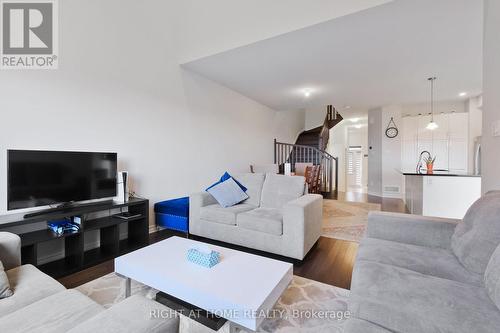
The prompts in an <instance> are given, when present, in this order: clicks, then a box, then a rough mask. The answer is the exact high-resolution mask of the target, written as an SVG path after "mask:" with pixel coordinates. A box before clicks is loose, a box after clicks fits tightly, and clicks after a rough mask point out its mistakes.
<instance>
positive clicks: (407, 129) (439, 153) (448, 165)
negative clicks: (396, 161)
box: [401, 113, 469, 172]
mask: <svg viewBox="0 0 500 333" xmlns="http://www.w3.org/2000/svg"><path fill="white" fill-rule="evenodd" d="M430 121H431V116H430V115H420V116H408V117H404V118H403V127H402V130H403V133H402V147H401V159H402V161H401V165H402V169H403V170H404V171H409V170H415V168H416V166H417V162H418V157H419V155H420V153H421V152H422V151H424V150H427V151H429V152H430V153H431V154H432V155H433V156H436V162H435V165H434V168H435V169H441V170H451V171H457V172H467V171H468V138H469V117H468V113H441V114H436V115H434V121H435V122H436V124H438V126H439V127H438V128H437V129H436V130H433V131H432V130H428V129H427V125H428V124H429V122H430Z"/></svg>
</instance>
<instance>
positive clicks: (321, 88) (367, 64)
mask: <svg viewBox="0 0 500 333" xmlns="http://www.w3.org/2000/svg"><path fill="white" fill-rule="evenodd" d="M277 19H279V18H277ZM482 41H483V1H482V0H477V1H476V0H474V1H471V0H397V1H394V2H392V3H389V4H385V5H382V6H378V7H375V8H371V9H368V10H365V11H362V12H358V13H355V14H351V15H348V16H344V17H341V18H338V19H334V20H331V21H327V22H325V23H321V24H318V25H314V26H311V27H308V28H305V29H301V30H298V31H295V32H291V33H287V34H284V35H280V36H278V37H274V38H270V39H267V40H264V41H260V42H257V43H254V44H251V45H248V46H244V47H240V48H236V49H233V50H230V51H227V52H223V53H220V54H217V55H214V56H209V57H206V58H202V59H199V60H196V61H193V62H189V63H186V64H183V66H184V67H185V68H187V69H190V70H192V71H194V72H197V73H199V74H201V75H203V76H206V77H208V78H210V79H212V80H214V81H216V82H219V83H220V84H222V85H224V86H227V87H229V88H231V89H233V90H236V91H238V92H240V93H242V94H243V95H246V96H248V97H250V98H252V99H254V100H256V101H258V102H260V103H262V104H265V105H267V106H269V107H271V108H273V109H275V110H292V109H303V108H306V109H309V108H317V107H320V106H323V105H326V104H334V105H335V106H336V107H337V108H338V109H340V110H341V109H342V107H343V106H345V105H350V106H352V107H353V108H362V109H366V108H372V107H378V106H383V105H390V104H407V103H419V102H424V101H427V100H428V99H429V85H428V82H427V80H426V78H427V77H429V76H431V75H435V76H437V77H438V81H437V97H438V99H440V100H453V99H457V98H458V93H459V92H463V91H465V92H468V94H469V95H475V94H479V93H480V92H481V89H482ZM306 88H309V89H311V90H312V93H311V96H310V97H309V98H305V97H304V94H303V90H304V89H306Z"/></svg>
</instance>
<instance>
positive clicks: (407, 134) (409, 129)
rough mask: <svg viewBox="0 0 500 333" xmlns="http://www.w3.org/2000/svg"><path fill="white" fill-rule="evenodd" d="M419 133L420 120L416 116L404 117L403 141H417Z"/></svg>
mask: <svg viewBox="0 0 500 333" xmlns="http://www.w3.org/2000/svg"><path fill="white" fill-rule="evenodd" d="M417 133H418V121H415V118H414V117H404V118H403V133H402V134H403V141H416V140H417Z"/></svg>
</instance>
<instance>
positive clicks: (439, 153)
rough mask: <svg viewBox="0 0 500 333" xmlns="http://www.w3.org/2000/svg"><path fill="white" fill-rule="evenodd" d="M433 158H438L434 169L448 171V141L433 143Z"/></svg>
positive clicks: (435, 141)
mask: <svg viewBox="0 0 500 333" xmlns="http://www.w3.org/2000/svg"><path fill="white" fill-rule="evenodd" d="M431 151H432V156H435V157H436V161H435V162H434V169H436V170H448V166H449V159H448V158H449V151H448V140H446V139H445V140H434V141H433V143H432V150H431Z"/></svg>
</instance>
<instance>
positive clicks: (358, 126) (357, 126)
mask: <svg viewBox="0 0 500 333" xmlns="http://www.w3.org/2000/svg"><path fill="white" fill-rule="evenodd" d="M354 127H355V128H357V129H360V128H361V127H363V125H356V126H354Z"/></svg>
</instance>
